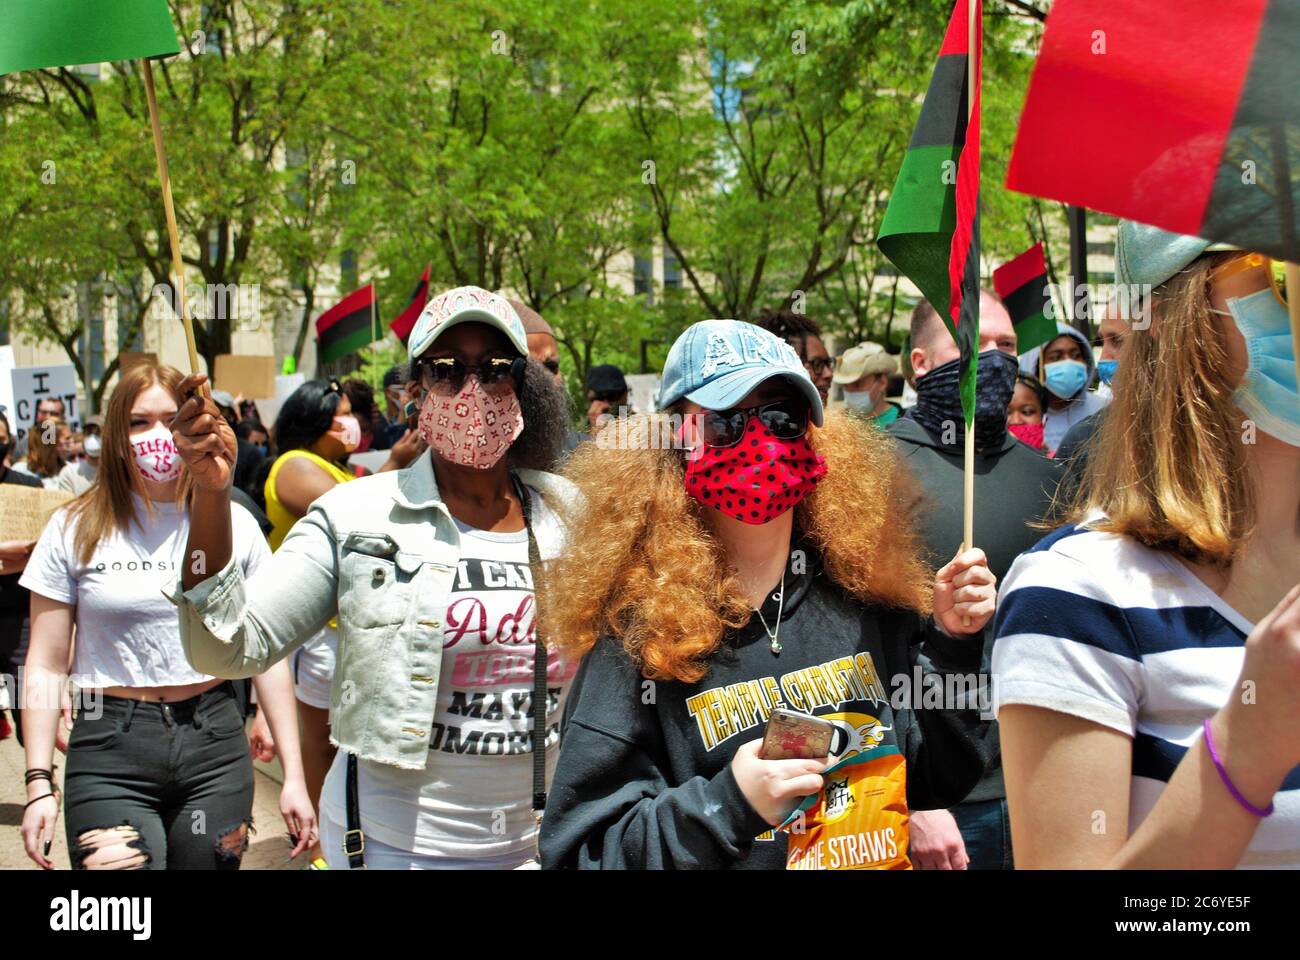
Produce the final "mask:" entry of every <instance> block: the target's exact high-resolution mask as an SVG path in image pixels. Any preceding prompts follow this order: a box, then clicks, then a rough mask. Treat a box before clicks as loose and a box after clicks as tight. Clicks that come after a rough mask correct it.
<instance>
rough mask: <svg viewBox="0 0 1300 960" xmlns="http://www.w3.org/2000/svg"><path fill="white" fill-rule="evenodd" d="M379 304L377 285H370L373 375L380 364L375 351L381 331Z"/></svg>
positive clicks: (371, 370) (371, 366)
mask: <svg viewBox="0 0 1300 960" xmlns="http://www.w3.org/2000/svg"><path fill="white" fill-rule="evenodd" d="M376 311H377V304H376V303H375V284H374V282H373V281H372V282H371V284H370V372H371V373H372V374H373V373H374V370H375V367H376V366H377V364H378V355H377V351H376V350H375V341H377V340H378V339H379V337H378V336H376V333H375V332H376V331H377V330H378V329H379V317H378V316H377V315H376Z"/></svg>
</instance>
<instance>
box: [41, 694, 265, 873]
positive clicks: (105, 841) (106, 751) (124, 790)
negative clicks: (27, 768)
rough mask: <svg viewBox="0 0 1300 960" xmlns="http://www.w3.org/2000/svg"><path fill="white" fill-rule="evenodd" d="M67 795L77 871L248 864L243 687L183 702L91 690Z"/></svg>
mask: <svg viewBox="0 0 1300 960" xmlns="http://www.w3.org/2000/svg"><path fill="white" fill-rule="evenodd" d="M97 703H98V705H102V709H97ZM97 713H98V714H99V715H98V716H96V714H97ZM64 792H65V794H66V799H65V804H64V822H65V824H66V826H67V831H68V850H69V851H70V852H71V853H70V855H71V858H72V866H73V869H101V868H102V869H146V870H238V869H239V863H240V859H241V858H242V857H243V854H244V850H245V849H246V848H247V844H248V832H249V830H250V829H251V826H252V811H253V761H252V758H251V757H250V756H249V753H248V739H247V738H246V737H245V736H244V718H243V716H242V714H241V713H240V710H239V707H238V704H237V702H236V697H235V691H234V687H233V685H232V684H231V683H230V682H229V681H227V682H225V683H222V684H220V685H218V686H216V687H213V688H212V689H211V690H208V691H205V692H204V693H201V694H199V695H198V696H197V697H191V698H190V699H188V700H181V701H178V702H176V703H156V702H155V703H146V702H143V701H138V700H127V699H124V698H121V697H109V696H103V697H99V698H98V701H96V700H95V699H93V698H91V697H89V696H87V698H86V699H85V701H84V702H83V705H82V709H81V711H80V712H79V713H78V716H77V719H76V721H75V722H74V724H73V726H72V735H71V736H70V737H69V738H68V767H67V774H66V777H65V779H64Z"/></svg>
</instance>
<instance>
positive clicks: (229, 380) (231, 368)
mask: <svg viewBox="0 0 1300 960" xmlns="http://www.w3.org/2000/svg"><path fill="white" fill-rule="evenodd" d="M277 373H278V370H277V369H276V366H275V357H240V356H236V355H235V354H233V353H223V354H221V355H220V356H219V357H217V374H216V376H215V377H214V378H213V387H215V388H216V389H217V390H229V391H230V395H231V396H233V397H239V396H242V397H244V398H245V399H247V400H271V399H274V397H275V378H276V374H277Z"/></svg>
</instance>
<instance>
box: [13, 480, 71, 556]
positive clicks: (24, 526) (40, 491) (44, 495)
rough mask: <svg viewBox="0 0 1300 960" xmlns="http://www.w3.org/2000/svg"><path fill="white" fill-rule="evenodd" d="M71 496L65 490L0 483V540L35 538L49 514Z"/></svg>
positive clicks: (42, 528)
mask: <svg viewBox="0 0 1300 960" xmlns="http://www.w3.org/2000/svg"><path fill="white" fill-rule="evenodd" d="M71 499H72V494H71V493H69V492H67V491H66V490H46V489H45V488H44V487H23V486H19V485H18V484H16V483H0V541H3V540H18V541H22V542H26V541H29V540H37V539H39V538H40V535H41V531H42V530H44V529H45V524H46V523H48V522H49V519H50V516H51V515H52V514H53V513H54V511H55V510H57V509H59V507H61V506H63V504H65V503H67V502H68V501H69V500H71Z"/></svg>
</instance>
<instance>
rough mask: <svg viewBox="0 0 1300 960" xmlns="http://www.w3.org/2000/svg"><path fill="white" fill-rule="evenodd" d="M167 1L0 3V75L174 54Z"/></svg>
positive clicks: (12, 0)
mask: <svg viewBox="0 0 1300 960" xmlns="http://www.w3.org/2000/svg"><path fill="white" fill-rule="evenodd" d="M180 49H181V48H180V44H179V43H178V42H177V40H176V28H175V27H174V26H173V25H172V18H171V13H170V12H168V10H167V0H4V3H3V9H2V10H0V75H2V74H6V73H13V72H14V71H16V70H39V69H40V68H42V67H66V66H71V65H73V64H79V63H100V62H102V61H104V60H136V59H140V58H144V57H164V56H171V55H172V54H176V53H179V52H180Z"/></svg>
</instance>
